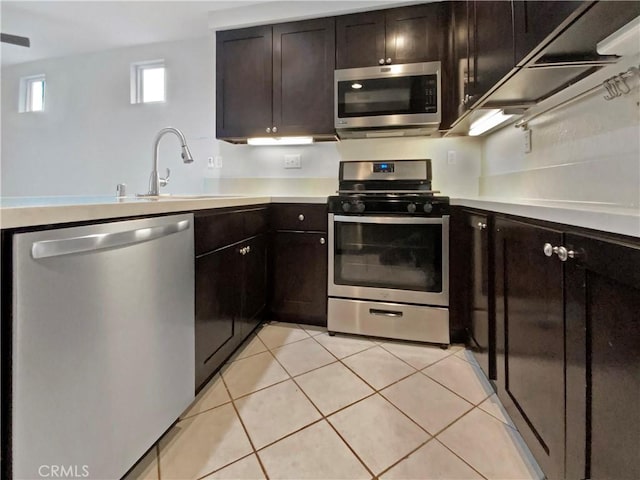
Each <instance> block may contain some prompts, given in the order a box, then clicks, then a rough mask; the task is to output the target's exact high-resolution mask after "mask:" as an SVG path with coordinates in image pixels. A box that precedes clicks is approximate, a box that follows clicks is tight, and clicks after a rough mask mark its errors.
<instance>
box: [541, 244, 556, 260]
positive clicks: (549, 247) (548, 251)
mask: <svg viewBox="0 0 640 480" xmlns="http://www.w3.org/2000/svg"><path fill="white" fill-rule="evenodd" d="M542 251H543V252H544V254H545V255H546V256H547V257H550V256H552V255H553V254H554V253H558V247H554V246H553V245H551V244H550V243H545V244H544V247H542Z"/></svg>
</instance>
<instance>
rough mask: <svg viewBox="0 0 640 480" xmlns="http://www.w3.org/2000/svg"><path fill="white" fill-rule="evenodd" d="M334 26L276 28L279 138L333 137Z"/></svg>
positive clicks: (328, 22)
mask: <svg viewBox="0 0 640 480" xmlns="http://www.w3.org/2000/svg"><path fill="white" fill-rule="evenodd" d="M334 69H335V22H334V19H333V18H320V19H317V20H307V21H303V22H295V23H285V24H280V25H275V26H274V27H273V88H274V89H273V126H274V127H275V128H277V133H278V135H280V134H282V135H309V134H313V135H320V134H334V133H335V129H334V124H333V71H334Z"/></svg>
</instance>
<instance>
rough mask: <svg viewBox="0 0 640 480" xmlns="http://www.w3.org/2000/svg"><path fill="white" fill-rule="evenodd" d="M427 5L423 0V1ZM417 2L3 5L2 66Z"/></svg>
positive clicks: (263, 0) (0, 9)
mask: <svg viewBox="0 0 640 480" xmlns="http://www.w3.org/2000/svg"><path fill="white" fill-rule="evenodd" d="M423 1H424V0H423ZM410 3H416V2H415V1H413V2H412V1H388V0H373V1H368V0H352V1H341V0H324V1H303V0H297V1H274V0H257V1H256V0H254V1H243V0H235V1H210V0H209V1H144V0H142V1H110V2H103V1H55V0H49V1H35V2H33V1H2V2H0V12H1V17H0V25H1V31H2V33H8V34H12V35H20V36H24V37H29V38H30V40H31V48H25V47H19V46H16V45H10V44H6V43H2V44H1V45H2V48H1V51H0V53H1V56H2V65H3V66H5V65H12V64H16V63H23V62H29V61H34V60H40V59H43V58H51V57H61V56H67V55H75V54H80V53H87V52H96V51H101V50H108V49H112V48H119V47H125V46H129V45H142V44H147V43H156V42H164V41H172V40H179V39H184V38H193V37H199V36H204V35H207V33H208V32H210V31H211V30H221V29H225V28H236V27H240V26H248V25H257V24H261V23H262V24H267V23H274V22H277V21H288V20H297V19H302V18H313V17H320V16H327V15H333V14H340V13H350V12H356V11H363V10H371V9H376V8H386V7H389V6H396V5H406V4H410Z"/></svg>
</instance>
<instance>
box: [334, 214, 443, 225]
mask: <svg viewBox="0 0 640 480" xmlns="http://www.w3.org/2000/svg"><path fill="white" fill-rule="evenodd" d="M445 218H446V219H448V218H449V215H443V216H442V217H438V218H423V217H377V216H370V217H368V216H367V217H363V216H356V215H353V216H352V215H334V217H333V221H334V222H339V223H374V224H387V225H442V224H443V223H444V219H445Z"/></svg>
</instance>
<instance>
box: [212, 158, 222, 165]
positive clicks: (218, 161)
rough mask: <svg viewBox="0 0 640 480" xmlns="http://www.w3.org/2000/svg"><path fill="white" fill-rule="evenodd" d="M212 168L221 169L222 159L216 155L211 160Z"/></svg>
mask: <svg viewBox="0 0 640 480" xmlns="http://www.w3.org/2000/svg"><path fill="white" fill-rule="evenodd" d="M213 166H214V168H222V157H221V156H220V155H216V156H215V157H214V158H213Z"/></svg>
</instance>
